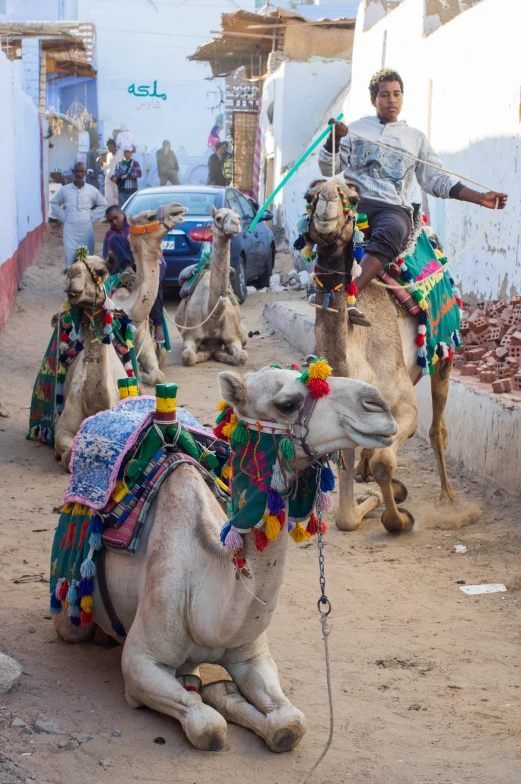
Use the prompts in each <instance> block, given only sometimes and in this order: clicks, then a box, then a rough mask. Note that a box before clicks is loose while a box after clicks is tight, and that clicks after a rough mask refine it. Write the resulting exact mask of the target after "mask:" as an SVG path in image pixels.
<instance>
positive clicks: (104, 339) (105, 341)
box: [101, 335, 110, 345]
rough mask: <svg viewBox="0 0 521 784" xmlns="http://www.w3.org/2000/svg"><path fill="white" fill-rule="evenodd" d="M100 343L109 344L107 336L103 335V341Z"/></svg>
mask: <svg viewBox="0 0 521 784" xmlns="http://www.w3.org/2000/svg"><path fill="white" fill-rule="evenodd" d="M101 342H102V343H105V344H106V345H108V344H110V338H109V336H108V335H105V337H104V338H103V340H102V341H101Z"/></svg>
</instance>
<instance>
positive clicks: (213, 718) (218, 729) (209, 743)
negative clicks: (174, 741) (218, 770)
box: [182, 702, 227, 751]
mask: <svg viewBox="0 0 521 784" xmlns="http://www.w3.org/2000/svg"><path fill="white" fill-rule="evenodd" d="M182 724H183V730H184V732H185V735H186V737H187V738H188V740H189V741H190V743H191V744H192V746H194V747H195V748H196V749H199V751H221V749H223V748H224V745H225V743H226V730H227V724H226V720H225V719H224V718H223V717H222V716H221V714H220V713H218V712H217V711H216V710H214V708H211V707H210V706H209V705H205V704H204V703H200V702H198V703H197V704H196V705H194V706H193V708H189V709H188V712H187V714H186V717H185V719H184V721H183V723H182Z"/></svg>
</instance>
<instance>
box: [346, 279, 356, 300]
mask: <svg viewBox="0 0 521 784" xmlns="http://www.w3.org/2000/svg"><path fill="white" fill-rule="evenodd" d="M346 293H347V295H348V296H349V297H356V295H357V294H358V288H357V286H356V281H354V280H352V281H351V283H349V285H348V286H347V288H346Z"/></svg>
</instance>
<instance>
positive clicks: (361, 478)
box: [355, 449, 374, 482]
mask: <svg viewBox="0 0 521 784" xmlns="http://www.w3.org/2000/svg"><path fill="white" fill-rule="evenodd" d="M373 455H374V449H362V451H361V452H360V460H359V461H358V465H357V466H356V468H355V480H356V481H357V482H370V481H371V472H370V471H369V461H370V459H371V458H372V456H373Z"/></svg>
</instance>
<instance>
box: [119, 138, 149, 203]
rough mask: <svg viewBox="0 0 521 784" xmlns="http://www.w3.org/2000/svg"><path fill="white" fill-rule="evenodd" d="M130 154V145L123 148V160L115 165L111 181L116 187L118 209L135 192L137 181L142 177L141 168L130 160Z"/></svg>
mask: <svg viewBox="0 0 521 784" xmlns="http://www.w3.org/2000/svg"><path fill="white" fill-rule="evenodd" d="M132 152H133V148H132V147H131V146H130V145H127V146H126V147H124V148H123V160H122V161H120V162H119V163H118V164H117V166H116V168H115V170H114V176H113V177H112V181H113V182H115V183H116V185H117V186H118V204H119V206H120V207H122V206H123V205H124V204H125V202H126V200H127V199H129V198H130V196H132V194H133V193H135V192H136V191H137V181H138V179H139V178H140V177H141V176H142V174H141V167H140V165H139V163H138V162H137V161H135V160H134V159H133V158H132Z"/></svg>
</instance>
